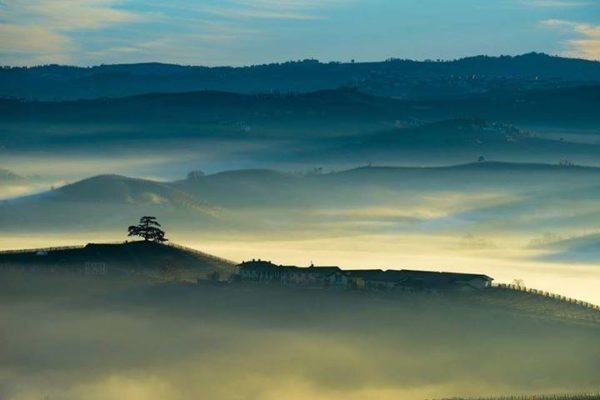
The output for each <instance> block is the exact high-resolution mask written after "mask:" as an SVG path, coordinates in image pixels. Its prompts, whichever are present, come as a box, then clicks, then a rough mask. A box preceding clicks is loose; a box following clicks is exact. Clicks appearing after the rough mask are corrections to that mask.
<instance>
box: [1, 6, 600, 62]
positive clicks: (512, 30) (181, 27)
mask: <svg viewBox="0 0 600 400" xmlns="http://www.w3.org/2000/svg"><path fill="white" fill-rule="evenodd" d="M529 51H540V52H547V53H550V54H561V55H566V56H574V57H583V58H589V59H600V0H218V1H217V0H187V1H183V0H170V1H165V0H163V1H160V0H0V63H1V64H4V65H36V64H45V63H60V64H74V65H95V64H102V63H119V62H122V63H130V62H145V61H160V62H170V63H180V64H200V65H248V64H258V63H265V62H276V61H285V60H296V59H304V58H317V59H319V60H322V61H330V60H339V61H346V60H350V59H355V60H357V61H367V60H382V59H386V58H389V57H398V58H414V59H426V58H433V59H437V58H443V59H453V58H458V57H463V56H469V55H476V54H489V55H499V54H520V53H525V52H529Z"/></svg>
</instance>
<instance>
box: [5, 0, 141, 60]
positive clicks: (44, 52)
mask: <svg viewBox="0 0 600 400" xmlns="http://www.w3.org/2000/svg"><path fill="white" fill-rule="evenodd" d="M121 4H122V1H117V0H87V1H80V0H18V1H16V0H7V1H4V2H2V3H0V14H1V15H2V20H0V51H1V52H2V54H3V57H2V58H3V60H2V61H10V62H11V63H16V64H21V63H27V64H31V63H44V62H61V63H64V62H68V61H69V60H70V59H71V54H72V53H74V52H75V51H77V50H79V47H78V44H77V41H76V39H75V36H74V34H75V33H77V32H80V31H83V30H99V29H104V28H108V27H111V26H113V25H115V24H123V23H132V22H140V21H143V20H146V19H147V17H148V16H147V15H144V14H139V13H134V12H131V11H127V10H124V9H121V8H119V6H120V5H121Z"/></svg>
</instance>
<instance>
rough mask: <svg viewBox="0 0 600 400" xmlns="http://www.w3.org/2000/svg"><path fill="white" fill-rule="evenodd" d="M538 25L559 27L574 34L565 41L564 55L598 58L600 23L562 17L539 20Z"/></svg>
mask: <svg viewBox="0 0 600 400" xmlns="http://www.w3.org/2000/svg"><path fill="white" fill-rule="evenodd" d="M540 25H542V26H544V27H548V28H551V29H560V30H561V31H563V32H565V33H567V34H570V35H573V36H574V38H571V39H568V40H567V41H566V42H565V44H566V45H567V49H566V50H565V51H564V52H563V54H564V55H566V56H569V57H580V58H587V59H591V60H600V25H592V24H589V23H584V22H577V21H568V20H562V19H547V20H544V21H541V22H540Z"/></svg>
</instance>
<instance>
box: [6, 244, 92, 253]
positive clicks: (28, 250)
mask: <svg viewBox="0 0 600 400" xmlns="http://www.w3.org/2000/svg"><path fill="white" fill-rule="evenodd" d="M83 248H85V246H83V245H82V246H57V247H38V248H35V249H19V250H1V251H0V255H2V254H25V253H37V252H40V251H45V252H49V251H61V250H80V249H83Z"/></svg>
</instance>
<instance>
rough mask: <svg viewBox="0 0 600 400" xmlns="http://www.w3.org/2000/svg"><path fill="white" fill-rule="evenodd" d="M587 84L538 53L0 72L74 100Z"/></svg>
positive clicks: (419, 93)
mask: <svg viewBox="0 0 600 400" xmlns="http://www.w3.org/2000/svg"><path fill="white" fill-rule="evenodd" d="M593 81H595V82H598V81H600V64H599V63H597V62H593V61H586V60H577V59H567V58H561V57H551V56H548V55H545V54H537V53H530V54H524V55H520V56H515V57H510V56H502V57H485V56H478V57H468V58H464V59H460V60H454V61H446V62H433V61H423V62H419V61H411V60H388V61H385V62H365V63H335V62H331V63H320V62H318V61H316V60H305V61H299V62H287V63H282V64H269V65H256V66H249V67H237V68H235V67H215V68H207V67H199V66H181V65H168V64H158V63H146V64H129V65H101V66H95V67H91V68H79V67H72V66H58V65H48V66H40V67H31V68H3V69H0V88H1V89H0V97H18V98H37V99H78V98H96V97H120V96H127V95H135V94H142V93H149V92H183V91H191V90H202V89H209V90H219V91H232V92H240V93H263V92H269V91H280V92H289V91H293V92H308V91H314V90H321V89H330V88H336V87H339V86H342V85H352V86H358V87H360V88H361V89H362V90H364V91H366V92H369V93H373V94H377V95H384V96H394V97H405V98H406V97H408V98H414V97H418V98H423V97H440V96H442V97H457V96H462V95H465V94H470V93H481V92H488V91H498V90H501V91H502V90H509V91H519V90H521V89H522V88H528V87H553V86H556V85H569V84H572V83H574V82H593Z"/></svg>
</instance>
